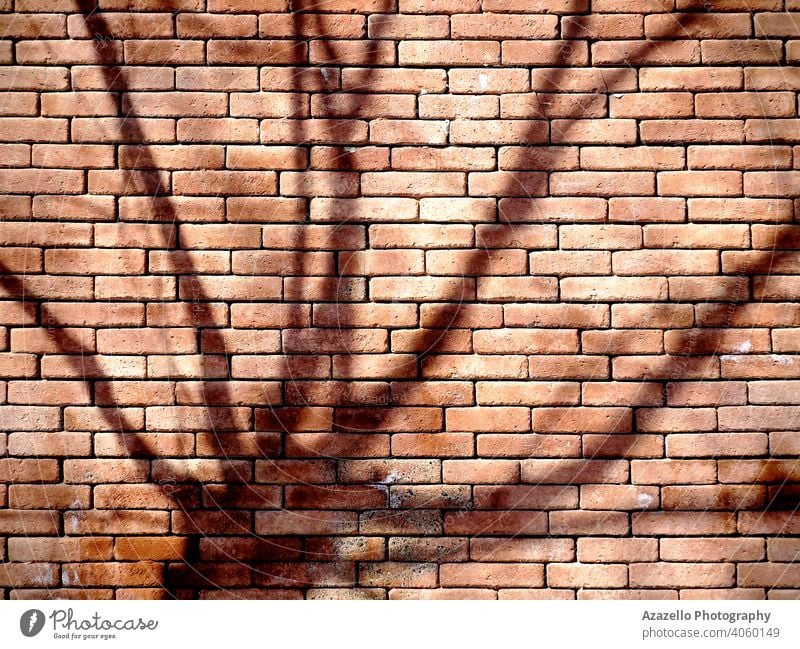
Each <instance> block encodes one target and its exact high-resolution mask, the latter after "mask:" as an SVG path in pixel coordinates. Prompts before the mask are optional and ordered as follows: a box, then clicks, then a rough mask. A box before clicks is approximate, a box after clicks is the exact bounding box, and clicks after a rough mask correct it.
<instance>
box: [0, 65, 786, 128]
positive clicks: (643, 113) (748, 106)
mask: <svg viewBox="0 0 800 649" xmlns="http://www.w3.org/2000/svg"><path fill="white" fill-rule="evenodd" d="M529 77H530V74H529V72H528V71H527V70H482V69H478V70H456V71H451V72H450V75H449V78H450V83H449V92H450V93H453V94H424V95H420V96H419V97H417V96H416V95H411V94H404V93H402V94H401V93H395V94H379V93H362V94H357V93H349V92H337V93H326V94H313V95H308V94H303V93H291V92H246V93H242V92H232V93H230V94H228V93H222V92H191V91H190V92H185V91H176V92H128V93H122V94H121V95H120V94H117V93H104V92H63V93H61V92H46V93H40V94H37V93H32V92H18V93H14V94H7V95H5V96H4V98H3V99H4V101H3V107H2V113H3V114H5V115H9V116H14V115H17V116H26V115H29V116H32V115H42V116H43V117H81V116H92V117H104V116H118V115H123V116H127V115H131V114H135V115H137V116H141V117H180V118H186V119H181V120H180V121H179V122H178V137H179V138H180V139H189V138H192V137H193V138H196V139H201V138H202V136H203V129H202V126H203V125H204V124H208V123H209V122H203V121H202V120H197V119H189V118H212V117H217V118H219V117H226V116H230V117H251V118H274V117H282V118H285V117H291V118H301V117H303V118H305V117H315V118H328V117H333V118H335V117H359V118H364V119H388V118H396V119H413V118H415V117H420V118H422V119H437V118H439V119H441V118H451V119H458V118H471V119H481V118H484V119H492V118H498V117H502V118H510V119H525V118H534V117H547V118H553V119H552V122H551V124H550V126H551V129H552V140H553V141H554V142H561V141H566V142H574V141H581V140H587V141H598V142H599V143H605V144H613V143H620V144H629V143H631V141H632V140H635V135H636V130H635V124H633V123H632V122H630V121H626V118H634V119H647V118H650V119H653V118H660V119H665V118H677V117H693V116H696V117H700V118H728V119H741V118H758V117H763V118H770V117H776V118H777V117H795V116H796V115H797V97H796V93H795V92H788V91H778V92H767V91H761V92H704V93H698V94H694V95H693V94H692V93H688V92H658V93H619V94H615V95H611V96H610V97H607V96H606V95H603V94H591V93H561V94H556V93H533V92H529V90H530V88H529V85H530V84H529ZM458 93H469V94H458ZM607 101H608V107H607V108H606V102H607ZM653 102H659V103H658V104H657V105H654V104H653ZM606 115H608V116H609V117H611V118H614V120H616V121H602V120H601V121H598V120H592V121H586V120H585V119H581V118H589V117H593V118H599V117H604V116H606ZM559 118H574V119H559ZM28 122H29V123H30V122H31V120H28ZM4 123H9V124H10V127H8V128H7V129H5V130H6V131H7V132H4V133H3V135H4V139H5V136H7V135H10V134H12V133H13V130H14V129H13V124H14V123H15V122H13V121H11V120H5V121H0V125H2V124H4ZM210 123H212V124H213V123H216V122H210ZM236 123H237V124H238V125H239V126H240V127H239V129H238V130H233V129H232V135H233V136H234V138H233V139H235V138H236V137H244V135H245V129H244V126H245V124H246V122H241V121H240V122H236ZM58 124H60V122H52V121H50V122H48V121H43V120H42V121H39V122H33V123H32V124H31V125H32V126H39V127H40V129H41V130H42V134H43V135H50V136H52V137H53V138H54V139H55V138H57V137H58V135H59V134H60V131H59V130H58V129H57V128H56V126H57V125H58ZM390 124H391V123H387V122H383V121H382V122H380V123H376V124H373V131H374V136H375V137H377V136H378V135H382V134H383V130H384V125H386V126H388V125H390ZM401 125H402V124H401ZM48 126H50V129H48V128H46V127H48ZM763 126H764V125H762V124H760V123H758V122H755V123H753V129H752V130H753V131H754V133H752V135H754V136H756V137H757V136H758V133H757V131H758V130H759V127H760V128H762V129H763ZM85 131H86V129H85V128H83V129H80V130H78V129H76V130H75V132H73V135H74V136H76V137H81V136H83V135H84V133H85ZM206 131H207V132H208V131H210V129H206ZM601 134H602V135H605V138H603V137H601ZM748 134H749V135H750V133H748ZM398 137H400V136H398Z"/></svg>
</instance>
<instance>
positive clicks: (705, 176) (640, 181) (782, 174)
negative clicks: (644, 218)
mask: <svg viewBox="0 0 800 649" xmlns="http://www.w3.org/2000/svg"><path fill="white" fill-rule="evenodd" d="M280 175H281V181H280V185H281V186H280V191H281V193H284V194H287V195H289V196H307V197H318V196H321V197H356V196H359V195H362V196H366V197H370V196H374V197H382V196H385V197H417V198H424V197H460V196H478V197H480V196H484V197H488V196H507V195H509V194H510V195H512V196H529V197H545V196H548V195H552V196H566V197H569V196H576V197H607V198H608V197H631V196H654V195H658V196H677V197H741V196H746V197H763V198H770V197H774V198H778V197H794V196H795V195H796V193H797V185H798V181H800V171H747V172H742V171H732V170H725V171H659V172H658V173H657V174H656V173H655V172H652V171H554V172H552V173H550V174H548V173H546V172H543V171H530V172H523V171H519V172H516V171H497V172H492V171H488V172H471V173H468V174H467V173H462V172H454V171H442V172H436V171H410V172H403V171H371V172H365V173H362V174H360V175H359V174H358V173H356V172H335V171H306V172H298V171H283V172H281V173H280ZM87 179H88V191H89V192H90V193H92V194H110V195H117V196H129V195H136V194H150V195H154V194H161V195H163V194H169V193H170V185H171V184H172V186H173V188H172V191H173V192H174V193H175V194H176V195H177V196H237V195H262V196H264V195H266V196H275V195H277V194H278V173H276V172H275V171H219V170H217V171H215V170H206V171H175V172H173V173H172V183H170V173H169V172H167V171H135V170H106V169H103V170H95V169H92V170H89V171H88V172H84V171H81V170H66V169H4V170H3V173H2V176H0V191H3V192H6V193H10V194H83V193H84V191H86V188H87V183H86V181H87ZM522 205H525V203H522ZM541 218H542V217H541V216H538V218H537V219H536V220H541Z"/></svg>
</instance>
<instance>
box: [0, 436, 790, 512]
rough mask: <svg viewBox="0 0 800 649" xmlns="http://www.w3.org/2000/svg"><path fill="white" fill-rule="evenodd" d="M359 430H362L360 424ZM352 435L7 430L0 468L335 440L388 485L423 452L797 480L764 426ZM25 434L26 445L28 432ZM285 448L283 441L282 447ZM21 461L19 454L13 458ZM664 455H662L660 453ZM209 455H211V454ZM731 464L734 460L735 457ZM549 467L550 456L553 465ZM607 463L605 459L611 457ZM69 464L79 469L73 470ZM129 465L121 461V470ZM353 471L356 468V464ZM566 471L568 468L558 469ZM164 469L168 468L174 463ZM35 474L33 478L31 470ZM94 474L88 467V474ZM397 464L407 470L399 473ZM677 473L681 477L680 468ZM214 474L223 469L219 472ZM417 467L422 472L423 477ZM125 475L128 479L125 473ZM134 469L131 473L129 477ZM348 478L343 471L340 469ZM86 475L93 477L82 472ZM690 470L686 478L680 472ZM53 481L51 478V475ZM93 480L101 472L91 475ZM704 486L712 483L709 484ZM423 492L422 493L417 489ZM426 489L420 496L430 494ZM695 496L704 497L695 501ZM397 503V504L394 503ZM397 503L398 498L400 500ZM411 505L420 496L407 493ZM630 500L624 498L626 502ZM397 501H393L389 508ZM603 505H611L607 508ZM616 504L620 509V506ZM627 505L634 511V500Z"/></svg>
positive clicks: (489, 471) (273, 469)
mask: <svg viewBox="0 0 800 649" xmlns="http://www.w3.org/2000/svg"><path fill="white" fill-rule="evenodd" d="M367 432H369V431H367ZM359 435H360V434H358V433H339V434H337V435H336V436H333V435H331V434H325V433H294V432H293V433H292V434H291V436H290V437H289V438H288V439H287V440H286V444H285V445H283V444H282V440H281V433H242V432H239V433H230V432H229V433H220V434H219V435H217V434H214V433H198V434H197V436H196V439H195V435H194V434H192V433H146V434H145V433H96V434H90V433H76V432H67V433H56V432H53V433H48V434H47V435H39V436H38V437H37V436H35V435H34V433H31V432H26V433H11V434H10V436H9V437H8V439H7V440H6V439H5V437H3V438H2V439H0V442H2V445H3V446H4V447H5V446H6V445H7V451H8V453H9V454H11V455H13V456H15V457H14V458H13V459H11V458H9V459H5V460H4V459H0V465H2V466H3V472H2V473H0V475H4V476H5V477H8V478H11V477H13V478H14V479H15V480H16V479H19V480H35V479H40V480H41V479H44V477H45V475H44V474H42V471H45V470H46V471H48V473H47V474H46V476H47V477H49V478H53V471H54V470H55V471H56V473H57V468H56V465H55V464H54V463H53V462H52V461H49V460H48V461H44V462H37V461H31V460H27V459H25V458H29V457H31V456H35V457H42V456H47V457H88V456H90V455H92V454H94V455H96V456H99V457H101V458H108V457H126V456H130V455H131V454H133V455H136V454H140V455H141V454H146V455H149V456H154V457H170V456H172V457H183V458H185V457H192V456H194V455H195V454H196V455H198V456H200V460H203V459H204V458H209V457H220V456H222V457H228V456H233V457H236V456H242V455H247V454H251V455H255V456H257V457H269V456H275V457H277V456H279V455H280V454H281V453H283V454H285V455H287V456H290V457H294V458H307V457H312V458H313V457H318V456H319V455H320V454H323V453H324V452H325V450H326V449H325V448H324V446H323V445H324V444H333V445H335V446H334V448H333V449H331V450H332V451H340V452H341V453H342V454H344V455H346V456H361V457H369V458H386V457H387V456H389V455H391V457H392V458H393V459H394V460H397V458H401V460H400V461H395V462H392V461H386V460H384V461H383V462H373V463H372V464H371V465H370V466H369V469H370V470H371V471H372V473H371V474H369V475H370V476H371V477H373V478H375V479H376V480H378V479H380V480H382V481H388V480H389V478H388V477H387V476H389V477H392V478H393V481H394V482H400V483H402V482H405V481H408V480H410V481H419V480H421V479H422V480H423V481H425V482H430V481H431V480H435V478H436V466H438V465H436V463H435V462H434V464H431V463H426V462H424V461H417V462H413V461H405V460H402V458H413V457H425V456H426V455H427V456H430V457H433V458H442V457H456V458H470V457H472V458H474V457H478V458H516V457H522V458H528V457H530V458H542V459H548V458H553V457H556V458H558V457H561V459H568V460H569V461H567V462H562V465H563V466H564V470H565V471H566V473H567V475H566V476H563V475H562V478H561V479H563V481H565V482H569V481H580V480H578V478H577V476H580V475H581V471H583V470H584V469H587V468H589V465H586V466H584V464H585V462H587V461H588V460H584V461H582V462H579V461H577V460H574V459H573V458H580V457H581V456H582V455H583V456H585V457H587V458H589V459H590V460H591V461H594V460H596V459H597V458H614V457H617V458H618V457H620V456H625V457H628V458H639V459H644V458H647V459H648V460H652V461H650V462H649V464H648V463H644V464H641V463H640V464H639V465H637V466H636V467H635V469H636V470H635V471H634V473H635V474H636V476H635V477H637V476H638V478H639V479H638V481H639V482H644V483H647V484H652V483H654V482H655V483H661V484H676V483H677V484H680V483H681V482H689V481H692V482H693V483H694V484H697V483H698V482H699V483H701V484H707V483H709V482H712V483H713V482H714V476H715V475H716V474H715V471H714V465H713V463H709V462H707V461H685V460H682V459H680V458H706V457H715V458H729V457H739V458H743V457H745V456H746V457H749V458H758V457H762V458H763V457H764V456H766V455H767V454H769V456H770V457H771V458H778V459H772V460H771V461H764V460H762V459H752V460H747V461H745V460H741V461H740V464H741V466H740V467H738V468H737V469H735V470H737V471H738V470H742V471H744V472H745V473H744V476H746V477H742V476H740V477H741V479H743V480H744V479H748V478H750V479H752V480H753V481H756V482H766V483H769V482H776V481H783V480H787V479H789V478H790V477H792V476H794V477H797V473H796V472H795V473H793V471H796V470H795V469H794V468H793V467H792V466H791V464H790V462H789V461H788V460H782V459H779V458H781V457H785V456H792V455H796V454H797V449H798V435H797V433H792V432H773V433H770V434H769V438H768V437H767V435H766V434H765V433H747V432H737V433H735V434H731V433H725V432H723V433H716V432H712V433H694V432H692V433H669V434H667V435H666V437H664V433H663V432H662V433H648V434H643V433H637V434H635V435H634V434H630V433H626V434H615V435H614V436H611V437H610V436H608V434H607V433H587V434H583V435H582V436H579V435H577V434H567V433H559V434H556V433H548V434H547V435H544V436H543V435H542V434H541V433H534V434H521V433H491V434H479V435H477V437H476V436H475V435H474V434H473V433H430V432H428V433H394V434H393V435H392V436H390V435H388V434H381V433H370V437H369V438H367V437H365V436H364V435H360V436H359ZM32 437H33V438H34V440H35V441H33V442H31V438H32ZM284 446H285V448H284ZM18 457H19V458H22V459H18ZM660 458H667V459H660ZM217 462H218V461H217ZM217 462H214V461H207V460H206V461H198V462H194V463H192V462H188V463H186V465H185V466H183V470H184V471H183V474H182V476H183V479H184V480H186V479H187V477H197V478H198V479H199V476H201V475H202V476H205V477H206V478H207V479H209V480H219V479H220V473H219V471H220V470H224V469H226V468H227V467H226V466H223V467H220V466H218V463H217ZM447 462H448V464H446V468H447V469H448V471H447V474H448V475H447V478H448V480H447V482H449V483H450V484H453V483H458V482H459V481H463V482H472V483H480V482H481V481H486V480H487V478H493V477H494V476H499V477H498V479H499V480H500V481H501V482H506V483H507V482H508V480H509V479H511V478H515V477H517V476H519V475H520V471H519V465H518V464H517V463H515V462H512V461H489V460H470V461H465V462H462V463H461V464H458V463H453V462H452V461H449V460H448V461H447ZM109 464H110V463H109V461H107V460H106V461H101V460H89V461H87V462H84V463H83V464H81V463H80V462H75V463H73V464H70V465H69V466H70V467H72V473H70V475H71V476H72V477H71V478H70V480H69V481H70V482H73V483H75V482H81V481H82V480H81V478H80V477H75V476H84V478H83V480H93V481H97V479H98V478H97V476H96V473H94V472H97V471H100V472H101V475H103V476H106V478H105V479H107V480H110V479H113V477H112V478H109V477H108V475H111V474H110V473H108V474H107V473H103V472H104V471H109V472H110V471H112V470H113V469H112V466H110V465H109ZM733 464H736V463H735V462H734V463H733ZM246 465H247V463H241V466H240V467H234V468H241V469H242V470H246ZM556 465H557V463H556ZM138 466H139V470H141V471H145V474H146V465H145V464H143V463H139V465H138ZM612 466H613V463H612ZM76 467H79V468H76ZM128 468H129V469H130V468H131V467H128ZM362 468H363V467H362ZM570 468H571V469H572V471H571V473H570V471H568V469H570ZM172 470H175V471H177V470H178V469H176V467H175V466H173V467H172ZM457 470H464V471H465V477H464V478H463V480H462V479H461V478H460V476H457V475H453V472H455V471H457ZM722 470H723V471H724V472H725V475H726V476H727V479H726V481H727V482H728V483H729V484H730V483H731V482H735V480H734V476H732V475H731V471H733V470H734V469H732V468H731V463H730V462H728V463H727V464H725V465H723V467H722ZM36 471H39V474H38V475H37V474H36V473H35V472H36ZM93 471H94V472H93ZM404 471H411V472H413V475H412V474H411V473H409V474H408V475H407V474H406V473H404ZM681 471H686V473H687V475H686V476H684V475H682V474H681ZM223 472H224V471H223ZM424 472H428V475H426V477H424V478H422V477H421V476H422V475H425V473H424ZM126 475H129V479H132V477H133V476H131V475H130V474H126ZM137 475H139V474H137ZM335 475H336V474H335V467H334V465H333V463H332V462H330V461H313V460H312V461H300V460H296V459H293V460H286V461H284V460H276V461H275V462H274V463H273V464H269V465H264V464H258V463H257V465H256V476H257V477H258V481H259V482H275V483H286V482H294V481H298V480H300V481H305V480H311V481H313V482H315V483H318V482H321V483H331V482H333V481H334V476H335ZM348 475H349V476H350V477H352V475H353V471H352V467H351V472H350V473H349V474H348ZM86 476H94V477H90V478H87V477H86ZM688 476H691V477H688ZM54 479H57V478H54ZM100 479H101V480H102V479H103V478H100ZM776 489H777V490H778V491H777V492H776V493H771V496H770V500H772V499H773V497H778V496H782V494H781V491H782V490H783V486H782V485H780V486H779V487H777V488H776ZM399 491H402V490H397V489H396V490H394V491H393V493H394V494H395V496H398V497H400V496H403V497H404V498H405V500H408V499H409V498H410V497H411V496H410V495H409V494H408V493H405V492H404V493H402V494H400V493H398V492H399ZM712 491H713V490H712ZM744 491H745V493H744V496H746V497H751V496H753V497H755V498H758V499H760V498H763V493H764V492H763V490H756V489H753V490H749V491H748V490H744ZM724 494H728V495H730V496H731V501H730V502H733V495H734V490H730V491H727V490H723V495H724ZM422 495H426V494H422ZM430 495H431V494H427V496H430ZM455 497H456V494H454V493H450V492H447V493H444V494H442V499H443V500H442V502H447V501H448V500H447V499H452V498H455ZM698 500H699V502H710V501H708V500H702V499H698ZM398 502H400V501H398ZM403 502H405V501H403ZM414 502H416V503H417V504H418V503H419V502H424V501H423V500H420V499H418V500H415V501H414ZM626 502H631V501H626ZM399 506H403V505H399ZM605 508H606V509H614V507H613V506H607V507H605ZM623 508H627V505H626V506H625V507H623ZM635 508H638V506H637V507H635Z"/></svg>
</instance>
